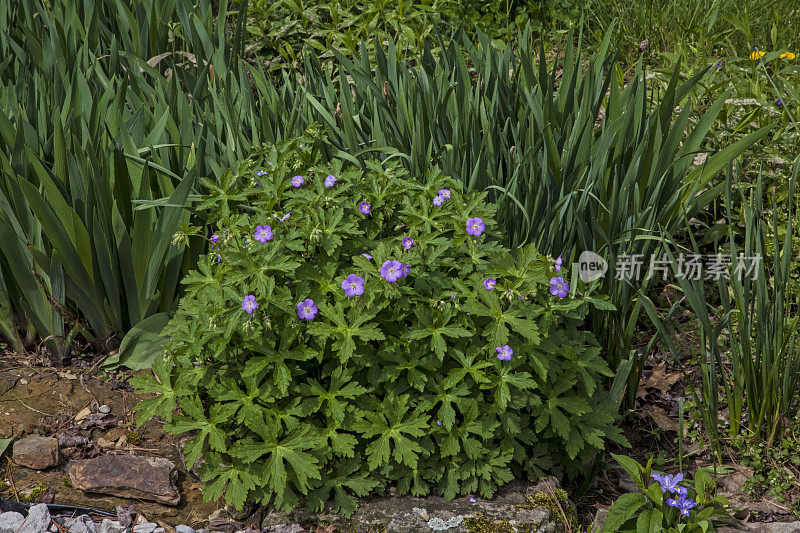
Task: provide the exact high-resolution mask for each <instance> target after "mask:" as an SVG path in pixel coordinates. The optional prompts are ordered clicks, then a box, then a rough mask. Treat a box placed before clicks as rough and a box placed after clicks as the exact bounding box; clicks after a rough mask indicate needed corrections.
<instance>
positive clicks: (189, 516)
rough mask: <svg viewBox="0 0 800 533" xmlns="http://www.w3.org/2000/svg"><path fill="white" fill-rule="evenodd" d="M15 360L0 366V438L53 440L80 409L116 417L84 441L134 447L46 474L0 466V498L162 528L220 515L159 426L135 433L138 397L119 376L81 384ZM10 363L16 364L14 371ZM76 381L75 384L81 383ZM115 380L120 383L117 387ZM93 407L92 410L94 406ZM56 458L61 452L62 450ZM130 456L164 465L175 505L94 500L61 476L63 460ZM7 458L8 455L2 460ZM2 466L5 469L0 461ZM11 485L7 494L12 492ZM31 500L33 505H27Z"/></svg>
mask: <svg viewBox="0 0 800 533" xmlns="http://www.w3.org/2000/svg"><path fill="white" fill-rule="evenodd" d="M21 361H23V360H21V359H17V360H15V359H14V358H3V359H0V438H8V437H14V438H20V437H23V436H29V435H43V436H48V437H50V436H56V434H57V433H58V432H61V431H64V430H69V429H70V428H77V427H78V423H77V422H76V421H75V415H76V414H78V413H79V412H80V411H81V409H83V408H84V407H87V406H90V407H94V408H95V410H96V408H97V406H99V405H108V406H109V407H110V408H111V414H112V415H113V416H115V417H117V419H118V421H117V423H116V425H115V427H109V428H107V429H99V428H93V429H89V430H85V431H84V433H86V432H88V433H89V434H88V436H89V438H90V439H91V440H92V441H96V440H97V439H99V438H106V439H107V440H114V441H116V440H118V439H119V437H120V436H121V435H125V436H126V437H127V436H129V435H130V434H131V433H134V435H133V440H135V437H136V434H138V435H139V436H141V441H140V442H138V443H137V445H136V446H133V445H128V446H127V447H125V448H122V449H119V450H116V449H113V450H102V451H100V450H99V449H98V448H94V451H92V449H89V450H86V449H83V450H76V452H75V453H74V454H73V455H72V456H71V457H67V458H65V460H64V461H62V463H61V464H60V465H59V466H57V467H55V468H51V469H49V470H47V471H42V472H39V471H36V470H30V469H28V468H24V467H21V466H19V465H15V464H13V462H9V463H7V468H3V472H2V475H0V479H2V480H3V481H4V482H5V483H0V489H3V490H0V496H2V497H5V498H11V499H14V498H15V495H14V489H16V491H17V493H19V494H22V495H23V497H22V499H24V494H26V493H29V492H30V491H31V489H35V491H36V492H35V493H36V494H41V493H44V494H47V493H48V492H50V493H51V494H53V495H54V499H53V502H52V503H57V504H65V505H79V506H85V507H92V508H96V509H102V510H108V511H111V512H114V509H115V507H116V506H117V505H121V506H123V507H128V506H129V505H130V504H131V503H133V504H134V505H135V506H136V507H137V508H138V510H139V511H140V512H141V513H143V514H144V515H145V516H146V517H147V518H148V519H150V520H154V521H155V520H160V521H163V522H165V523H168V524H188V525H191V526H192V527H195V528H197V527H202V526H203V525H204V524H205V523H207V518H208V516H209V514H211V513H212V512H214V511H215V510H216V509H218V508H221V507H223V505H222V504H221V503H215V502H209V503H204V502H203V497H202V493H201V492H200V481H199V480H198V479H197V478H196V477H195V476H194V475H193V474H191V473H187V472H186V469H185V466H184V461H183V458H182V454H181V452H180V449H179V444H180V440H181V439H180V438H178V437H176V436H173V435H169V434H166V433H164V430H163V428H162V424H161V423H159V422H158V421H149V422H146V423H145V424H143V425H142V426H141V427H137V424H136V422H135V417H134V410H133V407H134V405H136V403H137V402H138V401H139V399H140V397H139V396H138V395H137V394H135V393H134V392H133V391H132V390H131V389H130V387H129V386H128V385H127V383H126V381H125V379H124V378H125V377H127V376H124V375H117V376H110V375H107V374H106V375H104V376H102V379H101V378H100V377H96V376H91V377H90V376H89V375H87V374H86V370H85V369H82V368H75V367H64V368H42V367H31V366H26V365H25V364H23V363H22V362H21ZM15 363H16V364H15ZM82 374H84V377H83V379H81V375H82ZM117 378H122V379H117ZM95 402H96V404H95ZM62 450H63V448H62ZM97 452H99V453H101V454H111V453H130V454H136V455H145V456H147V455H151V456H160V457H166V458H168V459H170V460H171V461H172V462H173V463H175V465H177V467H178V469H179V471H180V475H179V479H178V489H179V490H180V492H181V503H180V504H179V505H178V506H177V507H169V506H165V505H160V504H157V503H153V502H147V501H132V500H128V499H122V498H115V497H111V496H104V495H98V494H90V495H87V494H84V493H82V492H81V491H79V490H76V489H74V488H72V487H71V486H70V484H69V482H68V479H69V478H68V474H67V469H68V466H69V463H70V461H71V460H75V459H80V458H82V457H86V456H87V453H88V454H89V456H91V455H92V454H97ZM7 454H8V455H10V450H9V451H8V452H7ZM3 462H5V461H3ZM12 480H13V486H12V483H11V482H12ZM33 499H34V500H38V499H37V498H35V497H34V498H33Z"/></svg>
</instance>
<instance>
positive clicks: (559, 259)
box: [556, 254, 563, 272]
mask: <svg viewBox="0 0 800 533" xmlns="http://www.w3.org/2000/svg"><path fill="white" fill-rule="evenodd" d="M562 261H563V260H562V259H561V254H559V255H558V259H556V272H558V271H559V270H561V262H562Z"/></svg>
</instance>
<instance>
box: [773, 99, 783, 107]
mask: <svg viewBox="0 0 800 533" xmlns="http://www.w3.org/2000/svg"><path fill="white" fill-rule="evenodd" d="M785 103H786V100H784V99H783V98H778V99H777V100H775V105H777V106H778V107H783V104H785Z"/></svg>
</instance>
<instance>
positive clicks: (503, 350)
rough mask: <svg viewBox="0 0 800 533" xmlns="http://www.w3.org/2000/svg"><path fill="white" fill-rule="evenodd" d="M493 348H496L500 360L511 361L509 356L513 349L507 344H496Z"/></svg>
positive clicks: (512, 353)
mask: <svg viewBox="0 0 800 533" xmlns="http://www.w3.org/2000/svg"><path fill="white" fill-rule="evenodd" d="M495 350H497V358H498V359H500V360H501V361H511V356H512V355H514V350H512V349H511V346H509V345H508V344H504V345H502V346H498V347H497V348H495Z"/></svg>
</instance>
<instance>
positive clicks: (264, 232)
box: [253, 225, 272, 244]
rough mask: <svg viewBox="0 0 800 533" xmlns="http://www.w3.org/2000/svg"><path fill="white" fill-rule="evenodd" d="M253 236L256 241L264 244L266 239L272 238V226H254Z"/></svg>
mask: <svg viewBox="0 0 800 533" xmlns="http://www.w3.org/2000/svg"><path fill="white" fill-rule="evenodd" d="M253 237H255V238H256V240H257V241H258V242H260V243H261V244H264V243H265V242H267V241H271V240H272V228H271V227H269V226H266V225H264V226H261V225H259V226H256V230H255V231H254V232H253Z"/></svg>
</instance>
